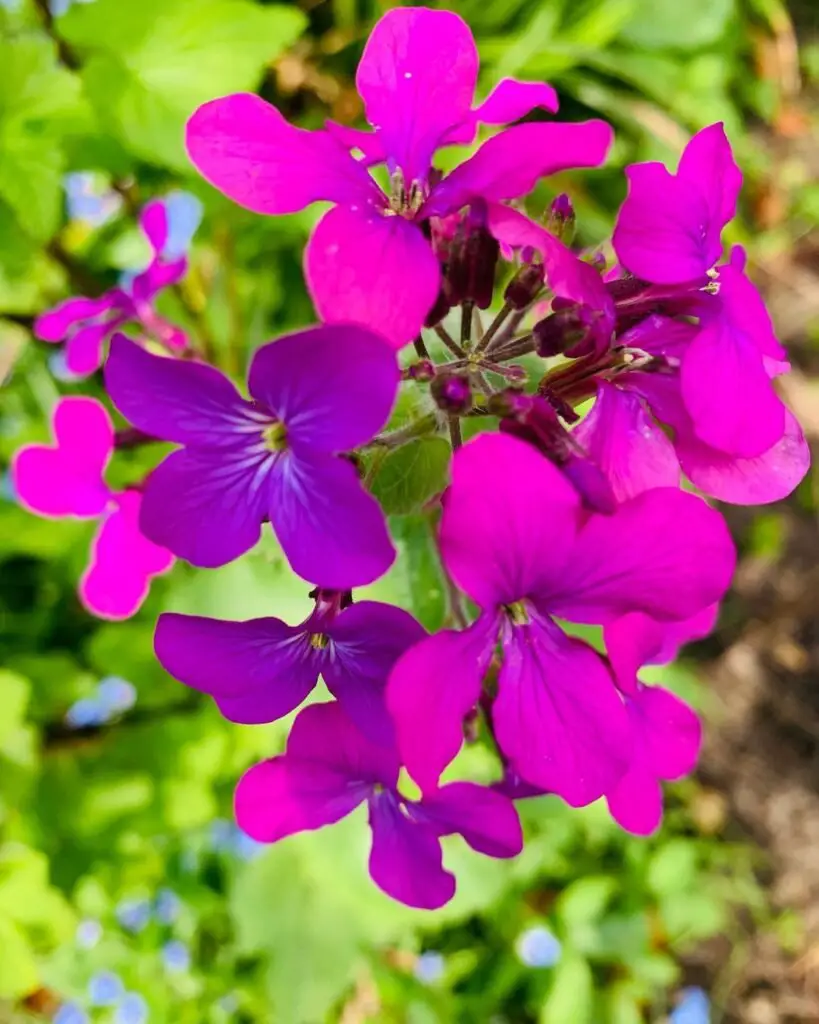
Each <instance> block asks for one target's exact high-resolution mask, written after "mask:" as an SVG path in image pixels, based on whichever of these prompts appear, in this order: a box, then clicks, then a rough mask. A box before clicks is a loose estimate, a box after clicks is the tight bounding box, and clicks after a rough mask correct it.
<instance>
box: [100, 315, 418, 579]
mask: <svg viewBox="0 0 819 1024" xmlns="http://www.w3.org/2000/svg"><path fill="white" fill-rule="evenodd" d="M105 379H106V386H107V388H108V392H109V394H110V395H111V398H112V399H113V401H114V403H115V404H116V405H117V407H118V408H119V410H120V412H122V414H123V415H124V416H125V417H127V418H128V419H129V420H130V421H131V423H133V424H134V425H135V426H136V427H138V428H139V429H141V430H144V431H145V432H146V433H148V434H151V435H152V436H154V437H159V438H162V439H163V440H166V441H173V442H175V443H176V444H179V445H180V446H181V447H180V449H179V450H178V451H176V452H173V453H172V454H171V455H169V456H168V458H166V459H165V461H164V462H162V463H161V464H160V465H159V466H158V467H157V468H156V469H155V470H154V472H153V473H152V474H151V476H150V477H149V479H148V481H147V483H146V485H145V490H144V495H143V503H142V511H141V517H140V522H141V525H142V528H143V529H144V531H145V533H146V534H147V536H149V537H151V538H152V539H153V540H154V541H155V542H156V543H157V544H162V545H163V546H165V547H168V548H169V549H170V550H171V551H173V552H174V554H176V555H178V556H179V557H180V558H185V559H187V561H189V562H191V563H193V564H194V565H199V566H206V567H213V566H218V565H225V564H226V563H227V562H230V561H232V560H233V559H234V558H238V557H239V555H242V554H244V552H245V551H248V550H249V549H250V548H251V547H253V545H254V544H255V543H256V542H257V541H258V539H259V535H260V533H261V528H262V523H263V522H265V521H266V520H268V519H269V520H270V523H271V524H272V526H273V529H274V531H275V533H276V536H277V537H278V540H279V543H280V544H281V546H282V548H283V549H284V552H285V555H286V556H287V558H288V561H289V562H290V564H291V566H292V567H293V569H294V571H295V572H297V573H298V574H299V575H300V576H302V577H303V578H304V579H307V580H309V581H310V582H311V583H315V584H317V585H319V586H322V587H327V588H332V589H346V588H349V587H352V586H360V585H363V584H365V583H370V582H372V581H373V580H374V579H377V578H378V577H379V576H380V575H381V574H382V573H384V572H385V571H386V570H387V569H388V568H389V566H390V564H391V562H392V560H393V558H394V556H395V552H394V550H393V547H392V544H391V543H390V539H389V535H388V533H387V529H386V526H385V523H384V517H383V515H382V513H381V510H380V508H379V507H378V504H377V503H376V501H375V499H374V498H372V497H371V496H370V495H369V494H368V493H367V492H366V491H365V490H364V488H363V487H362V485H361V482H360V481H359V478H358V474H357V472H356V469H355V467H354V466H353V464H352V463H351V462H350V461H349V460H348V459H347V458H346V457H345V456H344V454H343V453H344V452H347V451H350V450H351V449H353V448H355V447H357V446H358V445H362V444H365V443H366V442H368V441H370V440H371V438H372V437H373V435H374V434H375V433H376V432H377V431H378V430H379V429H380V428H381V427H383V425H384V424H385V422H386V421H387V418H388V416H389V414H390V410H391V408H392V405H393V402H394V400H395V395H396V391H397V388H398V382H399V371H398V367H397V364H396V361H395V356H394V354H393V352H392V351H391V350H390V348H389V347H388V346H387V345H385V344H384V342H383V341H382V339H381V338H379V337H378V336H377V335H375V334H373V333H371V332H370V331H367V330H365V329H363V328H357V327H349V326H341V325H334V326H324V327H316V328H312V329H310V330H306V331H302V332H301V333H299V334H292V335H289V336H287V337H284V338H281V339H280V340H279V341H276V342H271V343H270V344H268V345H264V346H263V347H262V348H260V349H259V350H258V351H257V352H256V354H255V355H254V357H253V362H252V363H251V366H250V373H249V376H248V388H249V390H250V394H251V396H252V400H251V401H248V400H247V399H244V398H242V397H241V396H240V395H239V393H238V391H237V390H236V388H235V387H234V386H233V384H232V383H231V382H230V381H229V380H228V378H227V377H225V376H223V375H222V374H221V373H220V372H219V371H218V370H216V369H214V368H213V367H210V366H205V365H204V364H201V363H196V362H192V361H184V362H183V361H180V360H176V359H170V358H166V357H164V356H155V355H151V354H149V353H148V352H145V351H144V350H143V349H141V348H140V347H139V346H138V345H136V344H135V343H134V342H132V341H129V340H128V339H127V338H125V337H123V336H121V335H120V336H117V337H115V338H114V340H113V342H112V344H111V354H110V356H109V359H108V363H107V365H106V374H105Z"/></svg>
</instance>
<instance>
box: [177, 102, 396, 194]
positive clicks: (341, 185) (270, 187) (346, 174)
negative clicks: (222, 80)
mask: <svg viewBox="0 0 819 1024" xmlns="http://www.w3.org/2000/svg"><path fill="white" fill-rule="evenodd" d="M186 141H187V147H188V155H189V156H190V158H191V160H192V161H193V163H194V165H195V167H196V168H197V170H198V171H199V173H200V174H201V175H202V176H203V177H204V178H206V179H207V181H209V182H210V183H211V185H213V186H214V187H215V188H218V189H219V191H220V192H224V194H225V195H226V196H228V197H229V198H230V199H232V200H233V201H234V202H236V203H238V204H239V205H240V206H244V207H246V208H247V209H248V210H253V211H254V212H255V213H269V214H278V213H295V212H296V211H298V210H303V209H304V207H305V206H309V205H310V204H311V203H315V202H317V201H319V200H329V201H330V202H338V203H348V202H351V203H356V202H357V203H367V202H378V201H379V200H378V196H379V193H378V190H377V188H376V186H375V183H374V182H373V180H372V179H371V178H370V176H369V175H368V174H367V171H366V170H365V169H364V168H363V167H361V166H360V165H359V164H357V163H356V161H355V160H353V158H352V157H351V156H350V154H349V153H348V152H347V151H346V149H345V148H344V147H343V146H342V145H341V143H340V142H338V141H337V140H336V139H334V138H333V137H332V136H331V135H329V134H328V133H327V132H322V131H318V132H313V131H306V130H305V129H303V128H295V127H293V125H291V124H289V123H288V122H287V121H286V120H285V119H284V117H282V115H281V114H280V113H279V111H278V110H276V108H275V107H272V106H271V105H270V104H269V103H266V102H265V101H264V100H263V99H261V98H260V97H258V96H255V95H252V94H251V93H236V94H234V95H232V96H223V97H222V98H221V99H217V100H212V101H211V102H210V103H205V104H204V105H203V106H201V107H199V109H198V110H197V111H196V112H195V113H194V114H193V116H192V117H191V119H190V120H189V121H188V126H187V133H186Z"/></svg>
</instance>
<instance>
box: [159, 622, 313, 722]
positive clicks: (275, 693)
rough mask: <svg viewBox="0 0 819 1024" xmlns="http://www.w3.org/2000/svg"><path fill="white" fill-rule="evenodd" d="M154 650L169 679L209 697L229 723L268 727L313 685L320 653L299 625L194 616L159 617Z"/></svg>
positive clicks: (290, 709) (287, 712)
mask: <svg viewBox="0 0 819 1024" xmlns="http://www.w3.org/2000/svg"><path fill="white" fill-rule="evenodd" d="M154 650H155V651H156V656H157V658H158V659H159V662H160V664H161V665H162V667H163V668H164V669H165V671H166V672H169V673H170V674H171V675H172V676H174V678H176V679H178V680H179V681H180V682H182V683H184V684H185V685H186V686H191V687H193V689H195V690H200V691H202V692H203V693H207V694H209V695H210V696H212V697H215V698H216V700H217V703H218V704H219V708H220V710H221V711H222V713H223V714H224V716H225V717H226V718H228V719H230V721H232V722H239V723H242V724H246V725H254V724H258V723H262V722H274V721H275V720H276V719H278V718H282V717H283V716H284V715H287V714H289V713H290V712H291V711H293V710H294V709H295V708H297V707H298V706H299V704H301V703H302V701H303V700H304V699H305V697H307V695H308V694H309V693H310V691H311V690H312V689H313V687H314V686H315V685H316V683H317V682H318V677H319V672H320V671H321V668H322V664H323V662H324V660H325V659H324V652H323V651H320V650H316V649H315V648H314V647H312V646H311V644H310V637H309V635H308V634H307V633H306V632H305V629H304V626H303V625H299V626H288V625H287V624H286V623H285V622H282V621H281V619H273V618H267V619H251V620H249V621H247V622H223V621H220V620H219V619H209V618H204V617H202V616H199V615H177V614H174V613H170V612H166V613H164V614H162V615H160V616H159V621H158V622H157V624H156V633H155V635H154Z"/></svg>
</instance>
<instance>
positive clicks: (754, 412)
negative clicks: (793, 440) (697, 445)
mask: <svg viewBox="0 0 819 1024" xmlns="http://www.w3.org/2000/svg"><path fill="white" fill-rule="evenodd" d="M680 382H681V385H682V396H683V401H684V402H685V406H686V409H687V410H688V413H689V415H690V417H691V421H692V424H693V427H694V432H695V434H696V435H697V437H698V438H699V439H700V440H701V441H704V442H705V443H706V444H708V445H710V446H711V447H713V448H718V449H720V451H724V452H727V453H728V454H729V455H739V456H743V457H745V458H750V457H753V456H755V455H761V454H762V453H763V452H766V451H768V449H769V448H771V447H772V446H773V445H775V444H776V443H777V441H779V440H780V439H781V437H782V435H783V434H784V432H785V406H784V405H783V404H782V402H781V401H780V399H779V397H778V396H777V394H776V392H775V391H774V389H773V386H772V385H771V381H770V378H769V377H768V374H767V372H766V371H765V367H764V365H763V362H762V358H761V356H760V354H759V352H758V350H757V349H756V348H755V346H754V344H753V342H752V340H751V339H750V338H749V337H748V336H747V335H746V334H744V333H743V332H742V331H740V330H737V329H735V328H734V326H733V325H732V324H731V323H730V322H729V321H728V320H727V319H726V318H725V317H720V318H719V319H718V320H715V321H712V322H711V323H707V324H705V326H703V327H702V329H701V330H700V332H699V334H697V336H696V337H695V338H694V340H693V341H692V342H691V345H690V346H689V348H688V351H687V352H686V354H685V357H684V358H683V361H682V367H681V369H680Z"/></svg>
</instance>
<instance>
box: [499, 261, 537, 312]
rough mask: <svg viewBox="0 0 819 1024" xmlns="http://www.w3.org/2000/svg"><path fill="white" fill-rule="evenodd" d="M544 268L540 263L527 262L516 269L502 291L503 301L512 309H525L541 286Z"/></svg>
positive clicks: (533, 299) (535, 296)
mask: <svg viewBox="0 0 819 1024" xmlns="http://www.w3.org/2000/svg"><path fill="white" fill-rule="evenodd" d="M543 279H544V270H543V265H542V264H541V263H527V264H525V265H524V266H522V267H521V268H520V270H518V272H517V273H516V274H515V276H514V277H513V278H512V280H511V281H510V282H509V284H508V285H507V286H506V291H505V292H504V293H503V299H504V302H505V303H506V304H507V305H508V306H511V308H512V309H526V308H527V307H528V306H531V304H532V303H533V302H534V301H535V299H536V298H537V297H538V294H539V293H540V291H541V289H542V288H543Z"/></svg>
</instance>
